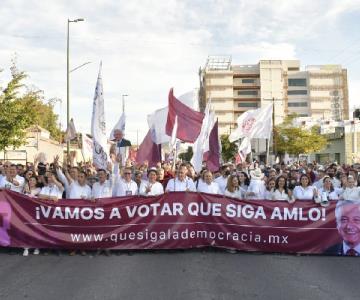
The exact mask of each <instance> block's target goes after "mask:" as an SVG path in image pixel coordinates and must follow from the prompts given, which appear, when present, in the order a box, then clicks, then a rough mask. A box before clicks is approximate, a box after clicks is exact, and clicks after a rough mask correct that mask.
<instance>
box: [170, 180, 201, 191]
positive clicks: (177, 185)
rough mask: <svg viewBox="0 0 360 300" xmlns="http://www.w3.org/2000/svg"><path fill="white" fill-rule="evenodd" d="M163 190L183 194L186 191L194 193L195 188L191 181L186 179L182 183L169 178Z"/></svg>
mask: <svg viewBox="0 0 360 300" xmlns="http://www.w3.org/2000/svg"><path fill="white" fill-rule="evenodd" d="M165 190H167V191H170V192H185V191H186V190H189V191H190V192H196V187H195V184H194V181H192V179H190V178H187V177H186V178H185V179H184V180H183V181H180V180H179V179H178V178H177V177H176V178H171V179H170V180H169V181H168V184H167V185H166V189H165Z"/></svg>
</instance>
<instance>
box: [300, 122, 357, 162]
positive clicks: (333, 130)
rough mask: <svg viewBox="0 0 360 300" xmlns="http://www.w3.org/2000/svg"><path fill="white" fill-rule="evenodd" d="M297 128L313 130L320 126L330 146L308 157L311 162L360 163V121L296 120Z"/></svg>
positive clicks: (321, 132)
mask: <svg viewBox="0 0 360 300" xmlns="http://www.w3.org/2000/svg"><path fill="white" fill-rule="evenodd" d="M293 122H294V123H293V124H294V125H295V126H302V127H304V128H311V127H312V126H314V125H318V126H320V134H322V135H325V137H326V139H327V141H328V144H327V146H326V147H325V148H324V149H323V150H321V151H319V152H317V153H312V154H310V155H309V156H308V158H307V159H308V160H309V161H314V160H315V161H317V162H318V163H320V164H324V163H326V162H333V161H336V162H337V163H339V164H349V165H351V164H354V163H359V162H360V121H359V119H353V120H345V121H333V120H330V119H328V120H326V119H325V120H317V121H316V120H315V119H312V118H310V117H306V118H301V117H300V118H296V119H294V121H293Z"/></svg>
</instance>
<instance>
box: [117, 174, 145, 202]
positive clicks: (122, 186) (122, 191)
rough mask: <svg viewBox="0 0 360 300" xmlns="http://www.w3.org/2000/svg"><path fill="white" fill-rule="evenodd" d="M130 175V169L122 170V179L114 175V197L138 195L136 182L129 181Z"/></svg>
mask: <svg viewBox="0 0 360 300" xmlns="http://www.w3.org/2000/svg"><path fill="white" fill-rule="evenodd" d="M131 175H132V172H131V168H125V169H124V173H123V178H121V177H120V176H119V175H115V176H116V177H115V178H116V181H117V182H116V185H115V190H114V196H116V197H123V196H134V195H137V194H138V193H139V192H138V186H137V184H136V182H135V181H134V180H132V179H131Z"/></svg>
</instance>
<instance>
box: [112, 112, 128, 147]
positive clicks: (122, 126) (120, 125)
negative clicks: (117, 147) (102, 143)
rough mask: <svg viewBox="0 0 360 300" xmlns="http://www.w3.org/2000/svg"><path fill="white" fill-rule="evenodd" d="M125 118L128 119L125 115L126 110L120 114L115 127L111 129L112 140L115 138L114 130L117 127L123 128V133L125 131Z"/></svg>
mask: <svg viewBox="0 0 360 300" xmlns="http://www.w3.org/2000/svg"><path fill="white" fill-rule="evenodd" d="M125 120H126V117H125V112H123V113H122V114H121V116H120V119H119V121H118V122H117V123H116V124H115V126H114V128H113V129H112V130H111V133H110V141H112V140H113V139H115V137H114V131H115V130H116V129H118V130H121V131H122V132H123V133H125Z"/></svg>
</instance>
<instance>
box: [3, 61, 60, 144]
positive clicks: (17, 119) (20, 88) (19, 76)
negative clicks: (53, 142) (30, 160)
mask: <svg viewBox="0 0 360 300" xmlns="http://www.w3.org/2000/svg"><path fill="white" fill-rule="evenodd" d="M10 70H11V80H10V81H9V82H8V83H7V85H6V87H5V88H4V89H2V88H0V91H1V92H0V150H4V149H6V148H7V147H14V148H16V147H19V146H21V145H23V144H24V143H25V142H26V139H25V137H26V131H25V129H26V128H28V127H30V126H32V125H39V126H41V127H44V128H45V129H47V130H49V131H50V134H51V136H52V137H53V138H59V137H60V130H59V128H58V127H57V115H55V114H54V112H53V104H52V103H51V102H49V103H44V98H43V96H42V92H41V91H33V90H29V88H28V87H27V86H26V85H25V84H24V83H23V80H24V79H25V78H26V77H27V76H26V74H25V73H24V72H20V71H19V70H18V69H17V68H16V65H15V63H14V62H13V64H12V66H11V68H10Z"/></svg>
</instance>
